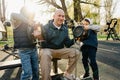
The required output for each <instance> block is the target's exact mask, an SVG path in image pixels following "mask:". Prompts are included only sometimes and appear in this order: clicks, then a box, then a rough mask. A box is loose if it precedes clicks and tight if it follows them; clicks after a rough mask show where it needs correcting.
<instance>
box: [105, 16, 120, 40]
mask: <svg viewBox="0 0 120 80" xmlns="http://www.w3.org/2000/svg"><path fill="white" fill-rule="evenodd" d="M107 25H108V28H107V29H105V30H104V31H105V32H107V33H108V34H107V37H106V40H108V39H109V38H110V37H111V38H112V39H113V40H120V39H119V37H118V34H117V33H116V30H115V27H116V25H117V19H116V18H113V19H111V21H110V22H107Z"/></svg>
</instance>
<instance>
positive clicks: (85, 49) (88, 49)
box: [81, 45, 99, 79]
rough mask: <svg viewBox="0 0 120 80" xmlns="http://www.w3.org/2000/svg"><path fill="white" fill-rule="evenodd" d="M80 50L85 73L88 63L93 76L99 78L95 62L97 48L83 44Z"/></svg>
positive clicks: (86, 72)
mask: <svg viewBox="0 0 120 80" xmlns="http://www.w3.org/2000/svg"><path fill="white" fill-rule="evenodd" d="M81 51H82V63H83V66H84V69H85V74H89V63H90V66H91V68H92V72H93V78H94V79H99V72H98V66H97V62H96V51H97V49H96V48H95V47H92V46H87V45H84V46H82V48H81Z"/></svg>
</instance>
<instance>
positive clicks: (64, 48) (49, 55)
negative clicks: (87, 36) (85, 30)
mask: <svg viewBox="0 0 120 80" xmlns="http://www.w3.org/2000/svg"><path fill="white" fill-rule="evenodd" d="M64 19H65V14H64V11H63V10H61V9H58V10H56V11H55V13H54V15H53V20H50V21H49V22H48V23H47V24H46V25H44V26H43V27H42V36H43V38H44V42H42V49H41V50H40V59H41V60H40V64H41V74H42V80H51V77H50V70H51V60H52V59H53V58H62V59H68V60H69V61H68V64H67V68H66V70H65V72H64V76H65V77H66V78H69V79H70V80H73V79H72V77H71V76H70V74H71V73H72V72H73V70H74V68H75V66H76V63H77V60H78V58H79V51H78V50H76V49H74V48H70V46H71V45H73V44H74V40H73V39H72V40H70V38H69V37H68V30H67V28H66V26H65V25H63V22H64Z"/></svg>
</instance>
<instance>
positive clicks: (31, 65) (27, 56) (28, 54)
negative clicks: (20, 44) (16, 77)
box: [19, 48, 39, 80]
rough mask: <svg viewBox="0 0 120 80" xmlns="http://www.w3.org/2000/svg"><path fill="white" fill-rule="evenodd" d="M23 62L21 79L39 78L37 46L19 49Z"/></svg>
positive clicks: (36, 79)
mask: <svg viewBox="0 0 120 80" xmlns="http://www.w3.org/2000/svg"><path fill="white" fill-rule="evenodd" d="M19 56H20V58H21V63H22V73H21V80H39V63H38V54H37V50H36V49H35V48H23V49H19Z"/></svg>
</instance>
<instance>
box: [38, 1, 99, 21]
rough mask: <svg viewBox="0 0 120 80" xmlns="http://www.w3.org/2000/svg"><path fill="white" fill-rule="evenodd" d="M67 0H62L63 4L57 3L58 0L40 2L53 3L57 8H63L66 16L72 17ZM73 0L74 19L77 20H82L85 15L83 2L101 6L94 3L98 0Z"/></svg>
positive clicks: (42, 2)
mask: <svg viewBox="0 0 120 80" xmlns="http://www.w3.org/2000/svg"><path fill="white" fill-rule="evenodd" d="M66 1H67V0H60V3H61V4H57V0H39V3H40V4H44V3H47V4H48V5H52V6H54V7H55V8H58V9H62V10H63V11H64V12H65V18H66V19H71V18H70V16H69V15H68V9H67V6H66ZM72 1H73V9H74V13H73V14H74V20H75V21H76V22H80V21H81V20H82V19H83V18H84V16H83V15H82V9H81V5H80V4H81V3H84V4H90V5H94V6H97V7H98V6H99V5H98V4H96V3H94V2H95V1H96V0H92V1H94V2H93V3H92V2H91V0H86V1H81V0H71V2H72Z"/></svg>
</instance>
